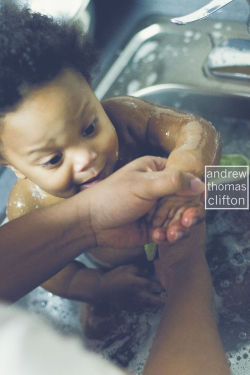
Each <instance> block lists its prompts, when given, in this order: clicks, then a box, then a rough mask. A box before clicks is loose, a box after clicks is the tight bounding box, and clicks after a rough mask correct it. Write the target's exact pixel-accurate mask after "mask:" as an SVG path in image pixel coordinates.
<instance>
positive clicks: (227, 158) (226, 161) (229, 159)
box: [220, 154, 250, 166]
mask: <svg viewBox="0 0 250 375" xmlns="http://www.w3.org/2000/svg"><path fill="white" fill-rule="evenodd" d="M220 165H236V166H238V165H240V166H241V165H242V166H244V165H249V166H250V159H248V158H247V157H246V156H244V155H241V154H225V155H222V156H221V159H220Z"/></svg>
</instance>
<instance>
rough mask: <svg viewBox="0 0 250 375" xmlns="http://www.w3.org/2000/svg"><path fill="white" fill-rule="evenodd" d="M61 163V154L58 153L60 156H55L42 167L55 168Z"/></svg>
mask: <svg viewBox="0 0 250 375" xmlns="http://www.w3.org/2000/svg"><path fill="white" fill-rule="evenodd" d="M61 161H62V154H61V153H60V154H56V155H55V156H53V157H52V158H51V159H50V160H49V161H47V162H46V163H44V164H43V165H44V166H45V167H54V166H57V165H58V164H59V163H60V162H61Z"/></svg>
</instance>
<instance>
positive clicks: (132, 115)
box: [103, 97, 221, 241]
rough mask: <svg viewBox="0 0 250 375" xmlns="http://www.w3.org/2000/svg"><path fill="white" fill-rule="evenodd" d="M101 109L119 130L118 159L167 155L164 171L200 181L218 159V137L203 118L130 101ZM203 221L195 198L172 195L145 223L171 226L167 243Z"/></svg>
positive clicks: (114, 102) (119, 99) (110, 101)
mask: <svg viewBox="0 0 250 375" xmlns="http://www.w3.org/2000/svg"><path fill="white" fill-rule="evenodd" d="M103 106H104V109H105V110H106V112H107V114H108V116H109V117H110V119H111V120H112V122H113V123H114V125H115V127H116V129H117V133H118V137H119V139H120V140H121V142H120V146H121V147H120V148H121V153H122V157H123V155H124V154H125V153H126V152H128V150H129V152H131V153H133V154H134V155H135V156H139V155H141V154H142V153H144V154H158V155H159V154H161V155H165V156H166V155H167V154H169V156H168V159H167V160H166V167H167V168H172V169H176V170H179V171H185V172H190V173H192V174H193V175H195V176H197V177H199V178H203V176H204V167H205V165H211V164H215V163H217V162H218V160H219V157H220V149H221V143H220V137H219V134H218V132H217V131H216V129H215V128H214V126H213V125H212V124H211V123H210V122H208V121H206V120H204V119H202V118H201V117H198V116H195V115H192V114H186V113H183V112H180V111H177V110H175V109H173V108H167V107H162V106H158V105H155V104H152V103H149V102H147V101H145V100H141V99H138V98H133V97H116V98H111V99H107V100H105V101H104V102H103ZM123 144H124V145H125V147H124V148H123V147H122V145H123ZM203 216H204V208H203V204H202V203H201V201H200V199H199V197H198V198H197V197H196V198H190V197H185V196H182V197H180V196H178V197H176V196H172V197H168V198H166V199H162V200H161V201H160V202H159V206H158V207H156V208H155V210H154V211H153V212H152V213H151V215H150V217H149V221H153V225H154V227H160V226H165V227H169V230H168V239H169V241H172V240H175V238H176V237H178V235H179V234H180V233H182V230H183V228H184V227H189V226H190V225H192V224H193V223H195V222H196V221H197V220H198V219H199V218H201V217H203ZM170 227H171V228H170Z"/></svg>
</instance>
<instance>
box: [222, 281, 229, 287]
mask: <svg viewBox="0 0 250 375" xmlns="http://www.w3.org/2000/svg"><path fill="white" fill-rule="evenodd" d="M220 286H221V287H222V288H229V286H230V281H229V280H222V281H221V283H220Z"/></svg>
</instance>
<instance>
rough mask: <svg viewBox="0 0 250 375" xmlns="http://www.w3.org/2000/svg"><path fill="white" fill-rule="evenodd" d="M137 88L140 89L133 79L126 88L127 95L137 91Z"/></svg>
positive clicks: (137, 82)
mask: <svg viewBox="0 0 250 375" xmlns="http://www.w3.org/2000/svg"><path fill="white" fill-rule="evenodd" d="M139 88H140V82H139V81H137V80H135V79H134V80H133V81H131V82H129V84H128V86H127V93H128V94H132V93H133V92H135V91H137V90H139Z"/></svg>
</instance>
